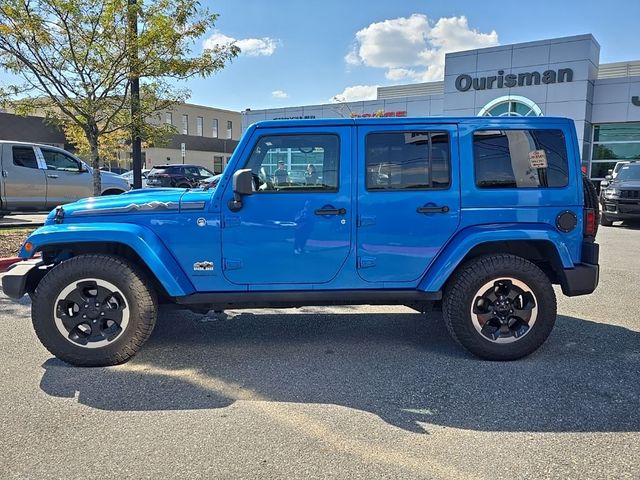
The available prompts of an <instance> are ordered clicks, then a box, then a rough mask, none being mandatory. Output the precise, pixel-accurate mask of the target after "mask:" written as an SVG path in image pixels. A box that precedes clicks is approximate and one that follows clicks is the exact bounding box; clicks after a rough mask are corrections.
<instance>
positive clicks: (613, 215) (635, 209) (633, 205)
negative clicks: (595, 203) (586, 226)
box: [601, 198, 640, 220]
mask: <svg viewBox="0 0 640 480" xmlns="http://www.w3.org/2000/svg"><path fill="white" fill-rule="evenodd" d="M601 204H602V212H601V214H602V215H604V216H605V217H606V218H607V219H608V220H634V219H636V220H640V200H635V199H633V200H627V199H617V198H604V199H603V200H602V202H601Z"/></svg>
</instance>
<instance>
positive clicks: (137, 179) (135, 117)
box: [128, 0, 142, 188]
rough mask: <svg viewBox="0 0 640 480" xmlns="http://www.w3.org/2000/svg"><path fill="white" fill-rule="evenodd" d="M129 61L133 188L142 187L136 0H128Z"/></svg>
mask: <svg viewBox="0 0 640 480" xmlns="http://www.w3.org/2000/svg"><path fill="white" fill-rule="evenodd" d="M128 17H129V18H128V20H129V63H130V65H131V67H130V68H131V70H130V71H129V78H130V82H131V125H132V128H131V154H132V157H133V158H132V160H133V165H132V166H133V188H142V141H141V140H140V121H141V120H142V119H141V118H140V76H139V72H138V2H137V0H129V12H128Z"/></svg>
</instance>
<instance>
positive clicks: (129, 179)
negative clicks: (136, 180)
mask: <svg viewBox="0 0 640 480" xmlns="http://www.w3.org/2000/svg"><path fill="white" fill-rule="evenodd" d="M150 171H151V169H150V168H143V169H142V170H141V172H140V173H141V174H142V188H147V187H148V185H147V174H148V173H149V172H150ZM120 176H121V177H122V178H124V179H125V180H126V181H127V183H128V184H129V186H130V187H131V188H133V170H129V171H128V172H126V173H123V174H122V175H120Z"/></svg>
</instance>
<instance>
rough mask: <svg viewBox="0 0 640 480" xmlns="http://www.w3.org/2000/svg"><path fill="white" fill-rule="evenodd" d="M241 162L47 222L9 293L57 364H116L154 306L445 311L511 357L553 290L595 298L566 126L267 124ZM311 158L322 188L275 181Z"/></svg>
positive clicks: (435, 121)
mask: <svg viewBox="0 0 640 480" xmlns="http://www.w3.org/2000/svg"><path fill="white" fill-rule="evenodd" d="M237 152H239V153H238V154H236V155H234V156H233V157H232V158H231V160H230V162H229V164H228V165H227V168H226V169H225V171H224V172H223V174H222V177H221V179H220V182H219V183H218V184H217V186H216V187H215V188H211V189H208V190H206V189H194V190H186V191H185V190H180V189H157V190H155V191H153V189H150V190H145V191H143V190H137V191H132V192H128V193H125V194H123V195H120V196H119V197H117V198H105V199H93V200H91V201H87V200H84V201H79V202H76V203H73V204H71V205H65V206H63V207H59V208H57V209H56V210H54V211H52V212H51V213H50V214H49V217H48V218H47V220H46V223H45V226H44V227H41V228H40V229H38V230H36V231H35V232H34V233H32V234H31V235H30V236H29V237H28V238H27V240H26V242H25V243H24V245H23V247H22V249H21V251H20V256H21V257H22V258H23V259H24V261H23V262H20V263H18V264H16V265H15V266H14V267H13V268H12V269H11V270H9V271H8V272H7V273H6V274H5V275H4V276H3V278H2V286H3V289H4V292H5V293H6V294H7V295H8V296H10V297H13V298H20V297H21V296H22V295H24V294H25V293H29V294H30V295H31V296H32V298H33V304H32V320H33V324H34V327H35V331H36V334H37V335H38V337H39V339H40V340H41V342H42V343H43V344H44V346H45V347H46V348H47V349H49V351H50V352H52V353H53V354H54V355H56V356H57V357H59V358H61V359H62V360H64V361H66V362H69V363H72V364H76V365H113V364H117V363H121V362H124V361H126V360H127V359H129V358H130V357H131V356H133V355H134V354H135V352H136V351H138V349H139V348H140V346H141V345H142V344H143V343H144V341H145V340H146V339H147V338H148V336H149V335H150V333H151V331H152V330H153V326H154V323H155V321H156V316H157V312H158V303H169V304H174V305H177V306H181V307H183V308H189V309H192V310H194V311H197V312H206V311H208V310H209V309H215V310H222V309H227V308H256V307H257V308H259V307H301V306H306V305H341V304H345V305H352V304H385V305H387V304H401V305H407V306H410V307H412V308H414V309H416V310H418V311H421V312H425V311H429V310H430V309H431V308H439V307H441V308H442V312H443V316H444V320H445V324H446V326H447V328H448V330H449V332H450V333H451V335H452V336H453V338H455V339H456V340H457V341H458V342H459V343H460V344H461V345H462V346H463V347H465V348H466V349H467V350H469V351H470V352H472V353H474V354H475V355H478V356H479V357H482V358H486V359H491V360H513V359H517V358H520V357H523V356H525V355H528V354H529V353H531V352H533V351H534V350H536V349H537V348H538V347H539V346H540V345H541V344H542V343H543V342H544V341H545V339H546V338H547V336H548V335H549V333H550V332H551V330H552V328H553V326H554V322H555V319H556V296H555V292H554V289H553V288H552V285H553V284H560V286H561V288H562V292H563V293H564V294H565V295H568V296H576V295H586V294H589V293H591V292H593V291H594V289H595V288H596V286H597V284H598V273H599V266H598V251H599V249H598V244H597V243H596V242H595V236H596V230H597V217H598V198H597V194H596V193H595V190H594V188H593V185H592V184H591V182H590V181H589V180H588V179H585V178H584V177H583V175H582V174H581V172H580V153H579V151H578V142H577V138H576V132H575V127H574V123H573V121H572V120H570V119H561V118H550V117H519V118H515V117H473V118H445V117H434V118H424V117H423V118H402V119H400V118H375V119H331V120H304V121H291V120H290V121H267V122H260V123H257V124H254V125H252V126H250V127H249V128H248V129H247V130H246V131H245V133H244V136H243V137H242V139H241V141H240V145H239V146H238V150H237ZM310 155H313V163H314V165H315V166H316V170H317V172H318V174H319V176H321V177H322V180H321V181H318V182H314V183H313V184H304V185H303V184H301V185H290V184H288V183H285V184H284V185H276V184H275V183H274V182H271V181H270V180H269V179H268V178H267V176H266V172H267V171H271V170H272V169H273V166H274V164H275V162H276V160H278V158H279V157H278V156H289V157H290V158H291V159H292V161H294V160H295V161H296V162H298V164H300V165H306V164H307V163H308V162H309V161H310V160H309V156H310ZM278 163H280V161H278ZM267 167H268V168H267ZM620 175H621V176H622V173H621V174H620ZM36 253H41V255H42V256H41V258H40V259H32V257H33V256H34V255H35V254H36Z"/></svg>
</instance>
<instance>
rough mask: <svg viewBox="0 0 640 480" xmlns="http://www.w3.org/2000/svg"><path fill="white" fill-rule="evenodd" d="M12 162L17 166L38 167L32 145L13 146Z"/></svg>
mask: <svg viewBox="0 0 640 480" xmlns="http://www.w3.org/2000/svg"><path fill="white" fill-rule="evenodd" d="M13 164H14V165H17V166H18V167H27V168H38V161H37V160H36V154H35V152H34V151H33V147H13Z"/></svg>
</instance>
